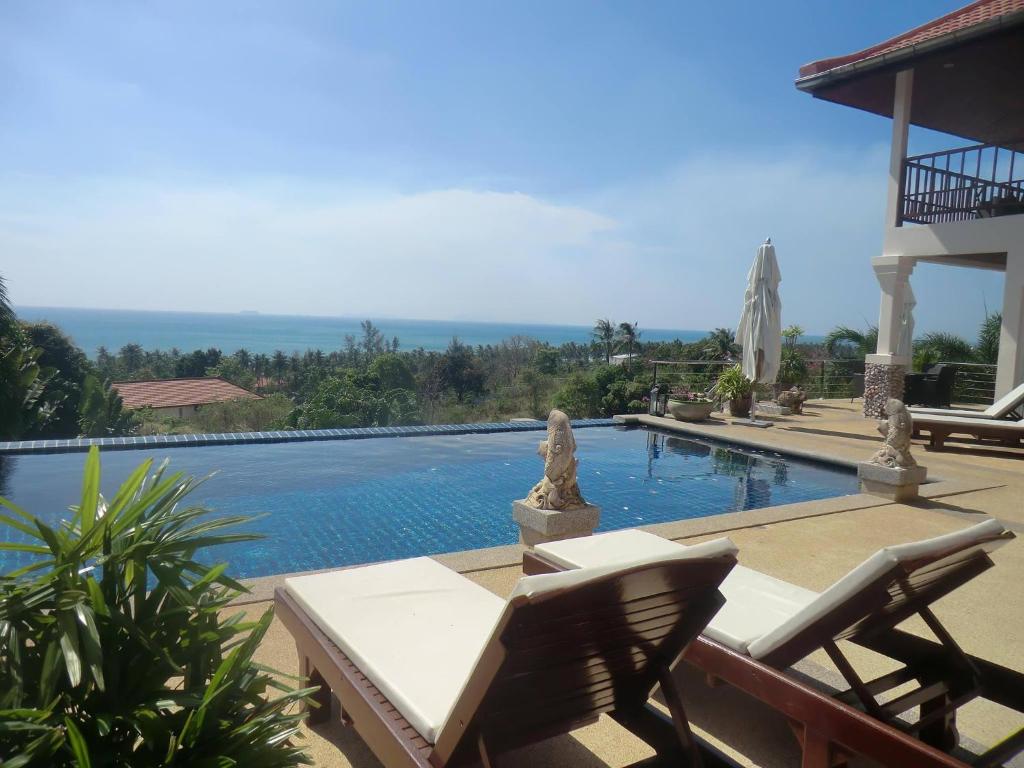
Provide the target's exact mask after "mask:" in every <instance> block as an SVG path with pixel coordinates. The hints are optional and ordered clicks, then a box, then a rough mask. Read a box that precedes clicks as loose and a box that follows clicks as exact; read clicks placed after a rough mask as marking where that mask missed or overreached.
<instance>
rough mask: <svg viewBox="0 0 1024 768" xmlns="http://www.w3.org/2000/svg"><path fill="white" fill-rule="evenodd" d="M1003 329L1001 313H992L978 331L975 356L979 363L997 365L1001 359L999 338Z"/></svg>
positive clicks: (986, 316) (986, 317) (987, 315)
mask: <svg viewBox="0 0 1024 768" xmlns="http://www.w3.org/2000/svg"><path fill="white" fill-rule="evenodd" d="M1002 329H1003V315H1002V313H1001V312H990V313H988V314H986V315H985V319H984V320H983V321H982V323H981V328H979V329H978V343H977V345H976V347H975V356H976V357H977V360H978V362H979V363H988V364H989V365H995V364H996V362H997V361H998V359H999V337H1000V335H1001V334H1002Z"/></svg>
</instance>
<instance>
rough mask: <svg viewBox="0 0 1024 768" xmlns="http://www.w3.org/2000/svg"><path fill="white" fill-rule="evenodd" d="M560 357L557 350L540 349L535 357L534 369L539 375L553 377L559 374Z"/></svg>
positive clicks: (549, 348)
mask: <svg viewBox="0 0 1024 768" xmlns="http://www.w3.org/2000/svg"><path fill="white" fill-rule="evenodd" d="M560 357H561V356H560V355H559V354H558V350H557V349H553V348H551V347H539V348H538V349H537V352H536V353H535V354H534V356H533V367H534V368H536V369H537V372H538V373H543V374H547V375H552V374H555V373H558V365H559V362H560Z"/></svg>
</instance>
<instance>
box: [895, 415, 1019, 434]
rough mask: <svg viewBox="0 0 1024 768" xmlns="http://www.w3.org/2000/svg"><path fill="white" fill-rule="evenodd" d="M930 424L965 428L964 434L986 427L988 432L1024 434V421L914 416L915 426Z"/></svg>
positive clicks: (970, 417) (971, 417)
mask: <svg viewBox="0 0 1024 768" xmlns="http://www.w3.org/2000/svg"><path fill="white" fill-rule="evenodd" d="M929 424H943V425H946V426H950V427H963V429H964V432H967V433H970V431H971V429H972V428H975V427H979V426H981V427H984V429H986V430H1002V431H1005V432H1006V433H1007V434H1018V433H1020V434H1024V419H1020V420H1018V421H1010V420H1000V419H991V418H987V417H986V418H975V417H973V416H946V415H944V414H943V415H937V416H932V415H930V414H921V413H918V414H914V425H915V426H921V427H927V426H928V425H929Z"/></svg>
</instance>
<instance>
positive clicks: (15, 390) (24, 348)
mask: <svg viewBox="0 0 1024 768" xmlns="http://www.w3.org/2000/svg"><path fill="white" fill-rule="evenodd" d="M41 354H42V350H41V349H39V348H38V347H33V346H31V344H29V342H28V339H27V338H26V337H25V335H24V333H23V332H22V331H21V329H20V328H18V327H17V326H16V325H15V326H13V327H12V328H11V329H10V330H9V332H8V335H7V336H3V337H0V440H16V439H19V438H21V437H24V436H26V435H28V434H31V433H33V432H39V431H41V430H42V429H43V428H44V427H45V426H46V424H47V423H49V421H50V420H51V419H52V418H53V415H54V411H55V409H56V403H53V402H51V401H49V400H48V399H47V398H45V397H44V392H45V389H46V382H47V381H48V380H49V378H50V376H51V374H52V372H51V371H50V370H48V369H45V368H43V367H42V366H40V365H39V357H40V355H41Z"/></svg>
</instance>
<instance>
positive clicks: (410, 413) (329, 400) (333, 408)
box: [288, 374, 420, 429]
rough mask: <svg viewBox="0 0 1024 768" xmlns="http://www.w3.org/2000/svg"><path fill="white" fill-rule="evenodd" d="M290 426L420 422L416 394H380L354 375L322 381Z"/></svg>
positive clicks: (403, 390) (390, 424)
mask: <svg viewBox="0 0 1024 768" xmlns="http://www.w3.org/2000/svg"><path fill="white" fill-rule="evenodd" d="M288 420H289V423H290V425H291V426H294V427H296V428H298V429H332V428H338V427H387V426H397V425H402V424H415V423H417V422H418V421H419V420H420V413H419V407H418V404H417V402H416V395H415V394H414V393H413V392H410V391H408V390H405V389H392V390H388V391H387V392H381V391H380V390H379V389H376V388H374V387H373V386H371V385H370V383H369V382H367V381H366V379H365V377H363V378H360V377H358V376H356V375H354V374H348V375H345V376H343V377H334V376H332V377H330V378H327V379H325V380H324V381H323V382H321V384H320V386H319V387H318V388H317V390H316V392H315V393H314V394H313V396H312V397H310V398H309V399H308V400H307V401H306V402H305V403H303V404H302V405H301V406H299V407H297V408H296V409H295V410H294V411H292V414H291V416H289V419H288Z"/></svg>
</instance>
